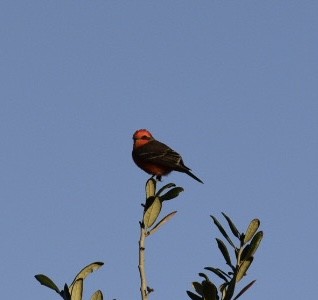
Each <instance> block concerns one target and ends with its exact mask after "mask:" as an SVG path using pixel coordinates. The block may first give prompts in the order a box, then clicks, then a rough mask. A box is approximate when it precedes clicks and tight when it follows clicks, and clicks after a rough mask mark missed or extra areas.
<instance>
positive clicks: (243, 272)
mask: <svg viewBox="0 0 318 300" xmlns="http://www.w3.org/2000/svg"><path fill="white" fill-rule="evenodd" d="M252 262H253V257H250V258H249V259H247V260H244V261H243V262H242V264H241V265H240V267H239V270H238V272H237V274H236V278H235V281H236V282H239V281H240V280H241V279H242V278H243V277H244V276H245V275H246V272H247V270H248V268H249V267H250V266H251V264H252Z"/></svg>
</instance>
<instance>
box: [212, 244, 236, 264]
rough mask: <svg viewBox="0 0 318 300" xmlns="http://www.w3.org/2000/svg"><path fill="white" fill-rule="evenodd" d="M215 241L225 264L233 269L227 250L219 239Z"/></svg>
mask: <svg viewBox="0 0 318 300" xmlns="http://www.w3.org/2000/svg"><path fill="white" fill-rule="evenodd" d="M216 241H217V243H218V247H219V249H220V251H221V252H222V255H223V257H224V259H225V261H226V263H227V264H228V265H229V266H230V267H232V268H234V267H233V265H232V263H231V257H230V254H229V251H228V250H227V248H226V246H225V244H224V243H223V241H221V240H220V239H216Z"/></svg>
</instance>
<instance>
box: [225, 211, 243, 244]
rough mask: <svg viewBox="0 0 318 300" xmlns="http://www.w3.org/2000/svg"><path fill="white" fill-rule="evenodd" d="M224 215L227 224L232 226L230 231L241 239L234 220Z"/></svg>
mask: <svg viewBox="0 0 318 300" xmlns="http://www.w3.org/2000/svg"><path fill="white" fill-rule="evenodd" d="M222 215H223V216H224V218H225V219H226V221H227V223H228V224H229V226H230V229H231V231H232V233H233V234H234V235H235V236H236V237H237V238H240V236H241V234H240V232H239V231H238V229H237V228H236V226H235V225H234V223H233V222H232V220H231V219H230V218H229V217H228V216H227V215H226V214H225V213H223V212H222Z"/></svg>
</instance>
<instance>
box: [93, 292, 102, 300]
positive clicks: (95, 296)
mask: <svg viewBox="0 0 318 300" xmlns="http://www.w3.org/2000/svg"><path fill="white" fill-rule="evenodd" d="M91 300H103V293H102V292H101V291H100V290H98V291H96V292H95V293H94V294H93V296H92V297H91Z"/></svg>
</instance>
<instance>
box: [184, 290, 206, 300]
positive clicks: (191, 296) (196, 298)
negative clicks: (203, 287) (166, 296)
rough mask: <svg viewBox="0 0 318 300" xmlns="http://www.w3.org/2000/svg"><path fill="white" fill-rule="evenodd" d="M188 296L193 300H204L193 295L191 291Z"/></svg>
mask: <svg viewBox="0 0 318 300" xmlns="http://www.w3.org/2000/svg"><path fill="white" fill-rule="evenodd" d="M187 294H188V296H189V297H190V298H191V299H192V300H202V299H203V298H202V297H199V296H198V295H196V294H195V293H192V292H190V291H187Z"/></svg>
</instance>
